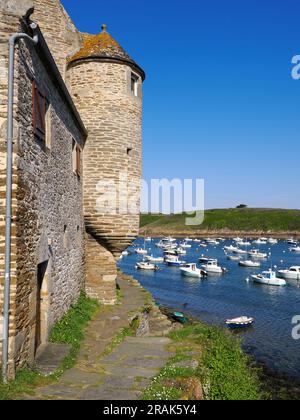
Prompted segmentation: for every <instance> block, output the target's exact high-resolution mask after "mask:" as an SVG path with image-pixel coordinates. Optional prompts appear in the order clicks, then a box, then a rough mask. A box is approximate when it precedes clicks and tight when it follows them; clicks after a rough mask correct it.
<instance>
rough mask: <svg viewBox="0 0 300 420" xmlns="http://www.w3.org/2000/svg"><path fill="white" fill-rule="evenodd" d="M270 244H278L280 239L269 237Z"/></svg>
mask: <svg viewBox="0 0 300 420" xmlns="http://www.w3.org/2000/svg"><path fill="white" fill-rule="evenodd" d="M268 242H269V244H271V245H276V244H278V239H274V238H269V239H268Z"/></svg>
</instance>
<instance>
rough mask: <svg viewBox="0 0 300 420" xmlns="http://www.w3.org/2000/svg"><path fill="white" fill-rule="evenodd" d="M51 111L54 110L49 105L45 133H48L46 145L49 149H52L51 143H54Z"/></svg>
mask: <svg viewBox="0 0 300 420" xmlns="http://www.w3.org/2000/svg"><path fill="white" fill-rule="evenodd" d="M51 110H52V106H51V105H49V106H48V108H47V110H46V116H45V132H46V137H45V138H46V140H45V144H46V147H47V149H51V141H52V131H51V130H52V128H51Z"/></svg>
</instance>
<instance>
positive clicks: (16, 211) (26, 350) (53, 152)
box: [0, 0, 145, 376]
mask: <svg viewBox="0 0 300 420" xmlns="http://www.w3.org/2000/svg"><path fill="white" fill-rule="evenodd" d="M32 21H34V22H35V23H37V24H38V28H37V30H36V31H37V34H38V37H39V42H38V44H37V46H34V45H33V44H31V43H29V42H27V41H20V42H19V43H18V45H17V48H16V57H15V61H16V69H15V96H14V155H13V208H12V211H13V221H12V253H11V257H12V264H11V269H12V272H11V274H12V286H11V307H10V309H11V316H10V343H9V372H10V375H11V376H13V375H14V372H15V370H16V369H17V368H18V367H20V366H22V365H24V363H29V364H31V363H32V362H33V361H34V358H35V356H36V354H37V353H38V351H40V349H41V348H42V347H43V344H45V343H46V342H47V339H48V336H49V332H50V331H51V328H52V326H53V324H54V323H55V322H56V321H57V320H59V319H60V318H61V317H62V316H63V314H64V313H65V312H66V311H67V310H68V309H69V307H70V305H71V304H72V303H74V301H75V300H76V299H77V297H78V295H79V293H80V291H81V290H82V289H85V290H86V291H87V293H88V295H90V296H91V297H93V298H96V299H98V300H99V301H101V302H102V303H105V304H113V303H115V301H116V284H115V281H116V276H117V271H116V258H118V257H119V256H120V254H121V252H122V251H123V250H124V249H125V248H126V247H127V246H128V245H130V243H131V242H132V240H133V239H134V238H135V237H136V236H137V234H138V229H139V196H140V179H141V118H142V83H143V81H144V79H145V74H144V72H143V70H142V69H141V68H140V67H139V66H138V65H137V64H136V63H135V62H134V61H133V60H132V59H131V58H130V57H129V55H128V54H127V53H126V52H125V51H124V50H123V49H122V48H121V47H120V45H119V44H118V43H117V42H116V41H115V40H114V39H113V38H112V37H111V36H110V35H109V33H108V32H107V30H106V27H105V25H104V26H103V27H102V31H101V33H100V34H97V35H89V34H82V33H80V32H79V31H78V30H77V29H76V27H75V25H74V24H73V22H72V21H71V19H70V17H69V16H68V15H67V13H66V11H65V10H64V8H63V7H62V5H61V4H60V1H59V0H4V1H3V0H0V271H1V280H0V313H2V309H1V307H2V304H3V301H2V297H3V270H4V249H5V248H4V247H5V241H4V239H5V238H4V231H5V181H6V126H7V80H8V38H9V36H10V35H11V34H13V33H15V32H25V33H27V34H28V35H30V36H32V35H33V33H32V30H31V28H30V22H32ZM1 328H2V320H1V315H0V334H1V336H2V331H1ZM1 336H0V337H1Z"/></svg>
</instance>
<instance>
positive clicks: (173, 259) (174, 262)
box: [165, 255, 186, 267]
mask: <svg viewBox="0 0 300 420" xmlns="http://www.w3.org/2000/svg"><path fill="white" fill-rule="evenodd" d="M165 262H166V264H167V265H169V266H171V267H181V266H182V265H184V264H186V262H185V261H181V260H180V259H179V257H178V256H177V255H176V256H171V255H170V256H169V257H167V258H166V259H165Z"/></svg>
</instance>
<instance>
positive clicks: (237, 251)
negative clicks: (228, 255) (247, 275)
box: [232, 248, 248, 255]
mask: <svg viewBox="0 0 300 420" xmlns="http://www.w3.org/2000/svg"><path fill="white" fill-rule="evenodd" d="M232 252H233V253H234V254H240V255H246V254H248V252H247V251H245V250H244V249H239V248H237V249H235V250H234V251H232Z"/></svg>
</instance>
